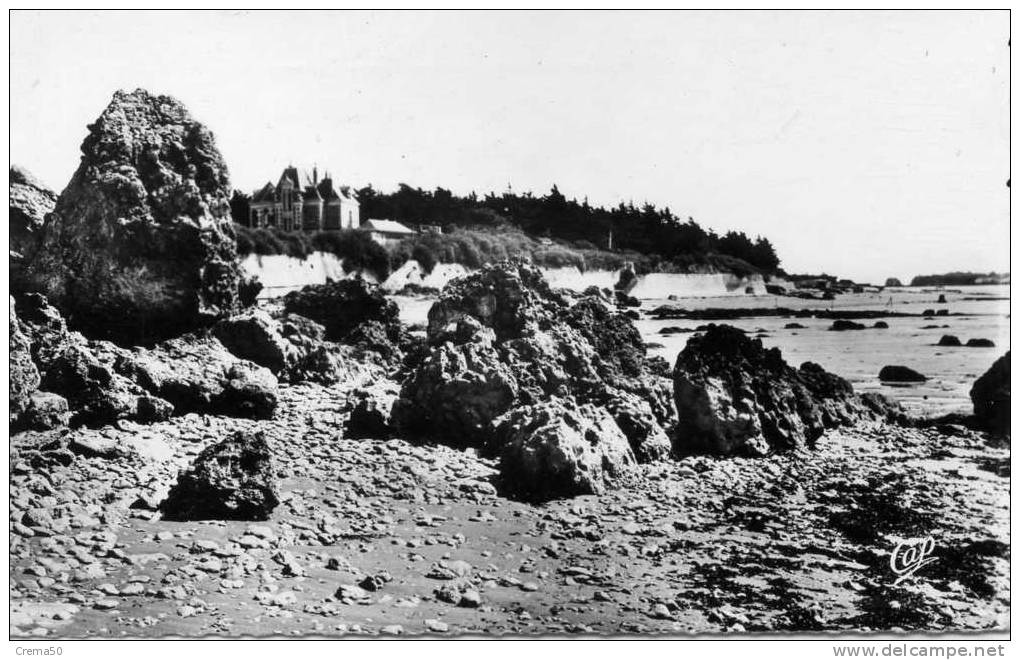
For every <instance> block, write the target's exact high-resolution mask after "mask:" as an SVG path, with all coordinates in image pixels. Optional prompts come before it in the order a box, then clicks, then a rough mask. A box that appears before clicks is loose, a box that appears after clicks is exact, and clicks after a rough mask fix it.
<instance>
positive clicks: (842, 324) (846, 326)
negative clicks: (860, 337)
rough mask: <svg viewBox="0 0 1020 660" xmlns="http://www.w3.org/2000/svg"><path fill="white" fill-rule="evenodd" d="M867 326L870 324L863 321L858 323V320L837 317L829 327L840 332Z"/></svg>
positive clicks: (861, 328)
mask: <svg viewBox="0 0 1020 660" xmlns="http://www.w3.org/2000/svg"><path fill="white" fill-rule="evenodd" d="M867 327H868V326H866V325H864V324H863V323H857V322H856V321H847V320H844V319H837V320H835V321H833V322H832V325H831V326H830V327H829V330H835V331H837V332H839V331H843V330H864V329H865V328H867Z"/></svg>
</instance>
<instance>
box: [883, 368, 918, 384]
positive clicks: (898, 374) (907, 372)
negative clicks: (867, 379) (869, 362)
mask: <svg viewBox="0 0 1020 660" xmlns="http://www.w3.org/2000/svg"><path fill="white" fill-rule="evenodd" d="M878 379H879V380H882V381H887V382H891V383H923V382H924V381H926V380H928V378H927V377H926V376H924V375H923V374H920V373H918V372H916V371H914V370H913V369H911V368H910V367H903V366H899V365H886V366H884V367H882V370H881V371H879V372H878Z"/></svg>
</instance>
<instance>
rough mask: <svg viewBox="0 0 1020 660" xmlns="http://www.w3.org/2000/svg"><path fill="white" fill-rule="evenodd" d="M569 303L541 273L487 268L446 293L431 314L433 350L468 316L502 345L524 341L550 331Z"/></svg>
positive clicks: (506, 266) (508, 265)
mask: <svg viewBox="0 0 1020 660" xmlns="http://www.w3.org/2000/svg"><path fill="white" fill-rule="evenodd" d="M565 307H566V300H565V299H564V298H563V297H562V296H561V295H559V294H558V293H555V292H554V291H553V290H552V288H551V287H550V286H549V283H548V282H547V281H546V279H545V277H544V276H543V275H542V271H540V270H539V269H538V268H536V267H534V266H531V265H528V264H524V263H519V262H502V263H499V264H495V265H489V264H487V265H485V266H484V267H482V268H481V269H480V270H478V271H476V272H474V273H472V274H471V275H468V276H467V277H462V278H459V279H456V280H454V281H452V282H450V283H449V284H447V286H446V288H444V289H443V292H442V294H440V296H439V300H437V301H436V303H435V304H434V305H432V308H431V309H429V322H428V329H427V335H428V338H429V341H430V342H431V343H433V344H437V343H441V342H442V341H444V340H445V339H446V334H447V332H448V331H449V330H450V329H452V328H454V327H456V325H457V322H458V321H460V320H461V319H462V318H464V317H465V316H470V317H473V318H474V319H475V320H477V321H478V322H479V323H481V324H482V325H484V326H486V327H488V328H491V329H492V330H493V331H494V332H495V333H496V339H497V340H498V341H505V340H508V339H518V338H520V337H526V336H528V335H530V334H532V333H533V332H535V331H537V330H541V329H546V328H548V327H549V325H550V324H551V323H552V322H553V321H554V319H555V316H556V313H557V312H561V311H563V310H564V308H565Z"/></svg>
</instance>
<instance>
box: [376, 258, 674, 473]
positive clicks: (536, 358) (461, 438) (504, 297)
mask: <svg viewBox="0 0 1020 660" xmlns="http://www.w3.org/2000/svg"><path fill="white" fill-rule="evenodd" d="M427 336H428V341H429V342H430V344H431V345H432V348H431V349H429V350H428V352H427V353H426V355H424V357H423V358H422V359H420V361H418V362H417V363H416V364H415V366H414V367H413V369H412V371H411V374H410V376H409V377H408V378H407V379H406V380H405V382H404V384H403V387H402V390H401V398H400V400H399V401H398V402H397V403H396V404H395V405H394V415H393V418H394V423H395V424H396V425H397V427H398V428H399V429H400V430H401V431H402V432H404V433H406V434H407V435H408V436H412V437H427V438H431V439H434V440H437V441H440V442H445V443H450V444H454V445H457V446H475V447H485V446H487V445H489V443H490V441H491V439H492V428H493V427H492V423H493V421H494V420H495V419H496V418H497V417H499V416H500V415H502V414H503V413H505V412H507V411H509V410H511V409H512V408H515V407H518V406H527V405H535V404H538V403H541V402H543V401H547V400H548V399H550V398H551V397H561V398H566V397H574V398H576V400H577V401H578V402H579V403H581V404H583V403H594V404H596V405H599V406H606V405H609V404H610V403H613V400H614V399H615V398H617V395H619V396H621V397H625V396H632V397H637V398H638V399H641V400H643V401H645V402H647V404H648V408H649V409H650V411H651V416H650V417H644V416H641V415H639V417H640V422H638V421H637V420H635V424H634V425H633V430H634V438H635V443H636V444H638V445H640V444H642V443H643V442H644V438H643V437H642V436H648V437H650V438H652V439H653V440H652V441H651V442H650V443H649V445H648V447H649V452H648V453H641V456H642V458H645V457H648V456H653V455H657V452H658V450H653V449H652V447H653V446H654V445H655V444H656V443H657V442H659V441H660V440H661V438H662V437H663V436H664V435H665V430H664V427H665V426H669V425H671V424H672V422H673V420H674V419H675V408H674V406H673V404H672V397H671V393H670V383H669V380H668V378H665V377H663V376H662V368H663V367H665V365H664V364H663V365H659V364H658V363H656V362H655V361H653V360H649V359H648V358H646V357H645V345H644V342H643V341H642V340H641V336H640V334H639V333H638V332H637V330H636V328H635V327H634V325H633V322H632V321H631V320H630V319H628V318H627V317H626V316H624V315H622V314H619V313H617V312H614V311H612V310H611V309H610V308H609V307H608V306H607V304H606V302H605V301H604V300H602V299H601V297H599V298H595V297H583V298H581V299H580V301H579V302H577V303H576V304H575V305H574V306H573V307H571V306H570V305H569V304H568V302H567V301H566V300H565V299H564V298H563V297H562V296H561V295H560V294H558V293H556V292H554V291H553V290H552V289H551V288H550V287H549V285H548V283H547V282H546V281H545V279H544V278H543V276H542V274H541V272H540V271H539V270H538V269H536V268H534V267H532V266H530V265H526V264H521V263H514V262H504V263H501V264H497V265H494V266H486V267H485V268H483V269H481V270H479V271H477V272H475V273H473V274H471V275H469V276H467V277H465V278H463V279H461V280H455V281H454V282H452V283H451V284H450V285H449V286H448V287H447V289H445V290H444V292H443V293H442V295H441V296H440V298H439V300H438V301H437V302H436V303H435V305H433V307H432V309H431V310H430V311H429V326H428V330H427ZM666 368H667V369H668V367H666ZM617 407H618V408H619V409H620V410H624V409H630V410H634V405H632V404H631V405H627V402H624V401H620V402H617ZM643 412H644V410H642V413H643ZM642 426H644V427H645V428H642V429H641V430H638V428H639V427H642Z"/></svg>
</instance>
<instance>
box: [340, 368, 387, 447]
mask: <svg viewBox="0 0 1020 660" xmlns="http://www.w3.org/2000/svg"><path fill="white" fill-rule="evenodd" d="M398 398H400V386H399V385H397V384H396V383H394V382H392V381H384V382H380V383H374V384H373V385H371V386H369V387H363V388H359V389H356V390H354V391H353V392H351V394H350V395H349V396H348V403H349V404H350V408H351V414H350V417H349V418H348V420H347V428H346V432H345V434H344V435H345V437H348V438H372V439H388V438H390V437H392V436H393V434H394V429H393V426H392V425H391V424H390V418H391V417H392V415H393V404H394V403H395V402H396V401H397V399H398Z"/></svg>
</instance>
